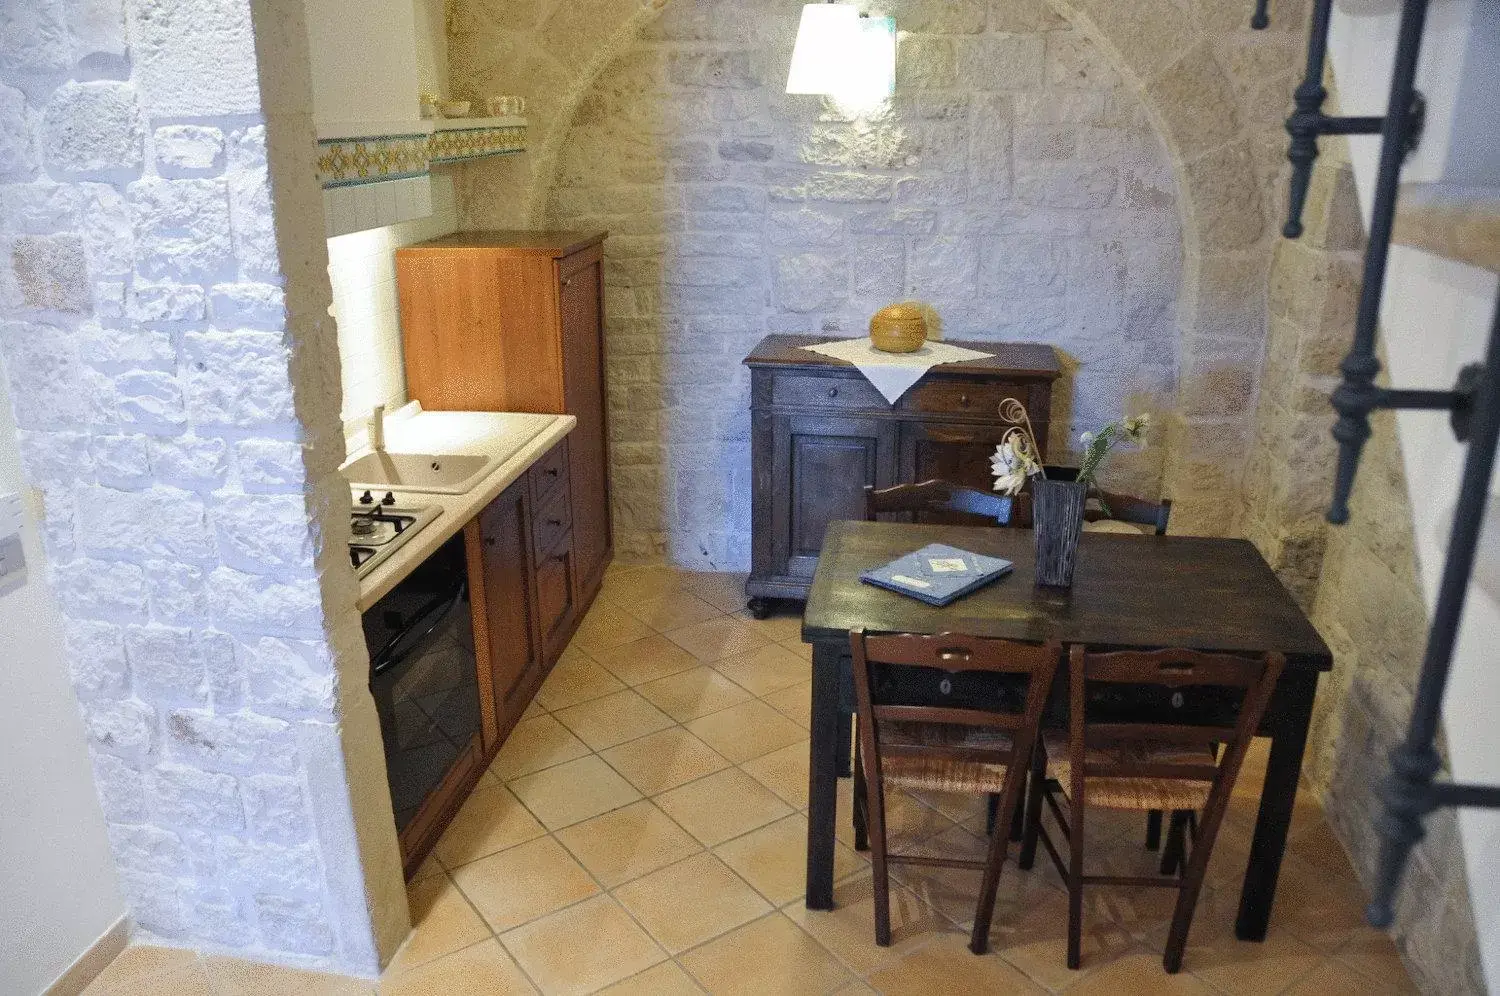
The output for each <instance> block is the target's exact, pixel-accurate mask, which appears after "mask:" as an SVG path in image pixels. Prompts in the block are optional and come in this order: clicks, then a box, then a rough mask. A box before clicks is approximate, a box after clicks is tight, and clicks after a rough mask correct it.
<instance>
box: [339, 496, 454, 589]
mask: <svg viewBox="0 0 1500 996" xmlns="http://www.w3.org/2000/svg"><path fill="white" fill-rule="evenodd" d="M352 494H353V496H354V501H353V504H352V508H351V509H350V512H349V528H350V533H351V536H350V538H349V562H350V563H351V564H353V565H354V573H355V575H356V576H357V577H364V576H365V575H366V574H368V573H370V571H372V570H374V569H375V568H376V566H378V565H379V564H381V563H382V562H384V561H385V560H386V558H388V557H389V556H390V555H391V554H393V553H395V552H396V550H398V549H400V547H401V544H403V543H405V542H406V541H407V540H409V539H411V538H412V537H413V536H415V535H416V534H417V532H418V531H419V530H421V528H422V527H423V526H425V525H427V524H428V523H429V522H431V521H432V520H433V519H436V518H437V517H438V516H439V515H441V514H442V511H443V509H442V506H440V505H401V504H398V503H397V501H396V496H395V494H394V493H392V492H390V491H387V492H386V493H385V496H384V497H382V498H377V497H375V494H374V493H373V492H370V491H366V492H364V493H362V494H360V493H358V492H354V493H352Z"/></svg>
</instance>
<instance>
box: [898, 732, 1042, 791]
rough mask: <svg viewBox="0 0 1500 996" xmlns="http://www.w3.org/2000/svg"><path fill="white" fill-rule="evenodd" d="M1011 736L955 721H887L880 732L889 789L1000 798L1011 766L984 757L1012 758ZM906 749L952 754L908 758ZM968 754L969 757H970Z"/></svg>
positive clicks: (909, 755)
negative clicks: (971, 793) (941, 751)
mask: <svg viewBox="0 0 1500 996" xmlns="http://www.w3.org/2000/svg"><path fill="white" fill-rule="evenodd" d="M1012 746H1013V745H1012V742H1011V738H1010V737H1009V736H1008V735H1006V734H1005V733H1002V732H1000V731H998V730H988V729H984V728H982V727H974V726H967V727H966V726H959V725H956V724H953V723H899V722H898V723H886V724H884V725H883V726H882V728H881V730H880V747H881V748H882V755H881V756H882V761H881V766H882V774H883V776H884V778H885V780H886V782H887V784H890V785H896V786H900V787H901V788H909V789H920V790H924V791H932V792H973V793H981V794H990V793H995V794H998V793H1000V792H1001V791H1003V790H1004V788H1005V773H1006V771H1007V770H1008V768H1009V766H1008V765H1006V764H1004V763H1000V762H996V761H987V760H985V759H984V755H985V754H986V753H991V754H999V755H1001V756H1004V757H1009V756H1010V752H1011V748H1012ZM903 747H912V748H927V749H931V748H939V749H941V750H943V751H944V752H945V753H947V754H949V756H933V755H930V754H920V755H919V754H904V753H902V752H901V748H903ZM965 755H966V756H965Z"/></svg>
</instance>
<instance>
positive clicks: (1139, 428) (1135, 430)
mask: <svg viewBox="0 0 1500 996" xmlns="http://www.w3.org/2000/svg"><path fill="white" fill-rule="evenodd" d="M1150 425H1151V416H1150V415H1149V414H1147V413H1146V412H1142V413H1141V414H1139V415H1132V416H1130V417H1129V418H1127V419H1125V420H1124V421H1123V422H1121V423H1120V429H1121V431H1122V432H1123V433H1124V435H1125V438H1126V439H1128V440H1130V441H1131V442H1132V443H1139V442H1140V441H1141V440H1143V439H1145V438H1146V429H1147V428H1148V427H1149V426H1150Z"/></svg>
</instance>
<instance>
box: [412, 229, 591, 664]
mask: <svg viewBox="0 0 1500 996" xmlns="http://www.w3.org/2000/svg"><path fill="white" fill-rule="evenodd" d="M604 238H605V234H604V233H594V234H582V233H572V232H457V233H455V234H453V235H446V236H443V237H442V238H438V239H432V240H430V241H427V242H422V243H418V244H417V245H413V246H407V247H405V248H403V249H398V250H397V251H396V281H397V287H398V291H399V294H400V303H401V326H402V339H403V343H404V350H405V356H406V380H407V391H408V393H409V394H410V396H411V398H412V399H413V400H416V401H420V402H421V403H422V407H423V408H425V409H427V410H429V411H444V410H447V411H520V412H546V413H552V414H568V415H572V416H574V417H575V418H577V419H578V426H577V428H575V429H574V430H573V432H572V433H571V434H570V435H569V437H568V445H567V447H566V450H565V454H564V457H563V459H564V460H565V461H566V462H565V464H564V465H563V466H564V467H565V472H564V473H563V474H561V475H560V476H565V477H566V483H567V490H566V495H565V499H564V500H565V501H566V510H565V511H566V519H567V526H566V527H565V528H558V527H553V532H554V533H556V534H557V535H560V534H561V533H562V532H567V533H568V534H569V536H570V546H569V548H568V552H567V553H566V555H560V554H558V553H556V551H555V550H553V549H552V547H550V546H548V547H547V548H546V549H537V550H534V551H533V552H534V554H535V555H536V557H537V559H538V562H539V563H540V564H541V565H542V567H543V568H544V573H543V576H542V578H540V580H541V581H542V582H543V583H544V584H545V585H546V590H547V592H548V605H549V606H551V605H555V606H557V607H558V611H559V612H561V613H562V615H561V616H560V617H559V618H561V619H562V621H563V625H562V628H561V629H560V630H559V631H558V632H559V633H561V634H562V636H561V640H562V643H563V644H566V641H567V637H569V636H571V635H572V628H573V626H574V625H576V622H577V620H578V619H579V618H581V617H582V614H583V612H584V611H585V610H586V609H587V608H588V606H589V604H590V603H591V602H592V601H593V599H594V596H595V595H596V594H597V593H598V591H599V585H600V584H601V583H602V582H603V580H604V570H605V568H606V567H607V566H608V565H609V561H610V557H611V555H612V553H613V549H614V544H613V535H612V531H611V524H610V508H609V454H608V443H607V439H608V428H607V425H606V422H605V396H604V336H603V323H604V281H603V271H602V260H603V247H602V243H603V241H604ZM538 497H539V496H538V495H533V499H536V498H538ZM538 505H539V503H538ZM558 517H559V516H556V515H553V516H551V518H558ZM553 538H554V539H556V536H554V537H553ZM563 578H565V579H566V584H567V598H566V599H561V600H559V599H560V591H559V589H558V587H557V586H558V585H559V584H560V583H561V580H560V579H563ZM546 640H547V643H548V645H549V646H551V645H553V644H556V643H557V640H558V636H556V635H554V636H551V637H546Z"/></svg>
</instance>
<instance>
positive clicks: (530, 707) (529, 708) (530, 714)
mask: <svg viewBox="0 0 1500 996" xmlns="http://www.w3.org/2000/svg"><path fill="white" fill-rule="evenodd" d="M546 714H547V710H546V709H544V708H543V707H542V704H541V702H539V701H537V700H536V699H532V700H531V701H530V702H528V703H527V704H526V709H525V711H524V712H522V713H521V722H523V723H524V722H526V721H527V720H528V719H535V718H536V717H538V716H545V715H546Z"/></svg>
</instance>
